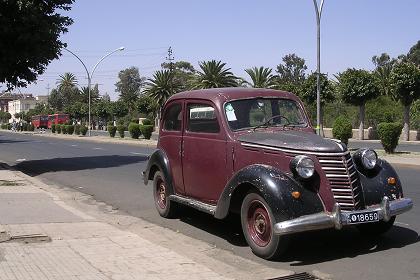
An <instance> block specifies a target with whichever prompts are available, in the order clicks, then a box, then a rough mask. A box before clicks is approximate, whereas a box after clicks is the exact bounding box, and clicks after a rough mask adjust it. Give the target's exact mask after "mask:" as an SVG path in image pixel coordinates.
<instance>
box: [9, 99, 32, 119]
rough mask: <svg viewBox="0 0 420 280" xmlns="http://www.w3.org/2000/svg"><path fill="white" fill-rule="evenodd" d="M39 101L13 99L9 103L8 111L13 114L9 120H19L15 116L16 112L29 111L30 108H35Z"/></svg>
mask: <svg viewBox="0 0 420 280" xmlns="http://www.w3.org/2000/svg"><path fill="white" fill-rule="evenodd" d="M36 103H37V101H36V100H35V99H18V100H12V101H9V103H8V111H9V113H10V114H11V115H12V118H11V119H10V120H9V122H13V121H19V119H16V118H15V114H17V113H20V112H28V111H29V110H30V109H34V108H35V105H36Z"/></svg>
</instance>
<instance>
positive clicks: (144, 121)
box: [142, 119, 153, 125]
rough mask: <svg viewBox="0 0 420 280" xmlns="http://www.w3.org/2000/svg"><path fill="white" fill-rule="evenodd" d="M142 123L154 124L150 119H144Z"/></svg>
mask: <svg viewBox="0 0 420 280" xmlns="http://www.w3.org/2000/svg"><path fill="white" fill-rule="evenodd" d="M142 124H143V125H153V122H152V121H151V120H149V119H144V120H143V123H142Z"/></svg>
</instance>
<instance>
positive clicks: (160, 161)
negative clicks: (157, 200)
mask: <svg viewBox="0 0 420 280" xmlns="http://www.w3.org/2000/svg"><path fill="white" fill-rule="evenodd" d="M159 170H160V171H161V172H162V174H163V176H164V177H165V181H166V185H167V192H168V195H171V194H173V193H174V191H173V190H174V188H173V180H172V173H171V168H170V165H169V159H168V156H167V155H166V153H165V152H164V151H163V150H156V151H155V152H154V153H153V154H152V155H151V156H150V157H149V161H148V163H147V167H146V170H145V171H144V173H143V181H144V184H145V185H147V183H148V181H149V180H153V176H154V175H155V172H156V171H159Z"/></svg>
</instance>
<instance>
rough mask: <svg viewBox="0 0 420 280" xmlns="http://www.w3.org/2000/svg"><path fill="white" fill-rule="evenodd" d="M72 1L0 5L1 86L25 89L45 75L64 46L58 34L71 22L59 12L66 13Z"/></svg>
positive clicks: (21, 0) (8, 0)
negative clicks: (2, 84)
mask: <svg viewBox="0 0 420 280" xmlns="http://www.w3.org/2000/svg"><path fill="white" fill-rule="evenodd" d="M72 3H73V0H49V1H38V0H3V1H0V26H1V28H0V65H1V67H0V83H7V84H8V87H9V88H12V87H16V86H17V87H25V86H27V84H28V83H31V82H34V81H35V80H36V79H37V76H38V75H41V74H42V73H44V71H45V69H46V67H47V65H48V64H49V63H50V62H51V61H52V60H53V59H57V58H58V57H59V55H60V49H61V48H63V47H65V46H66V44H65V43H63V42H61V40H60V36H61V34H64V33H66V32H67V31H68V30H67V27H68V26H69V25H71V24H72V23H73V20H72V19H71V18H69V17H67V16H61V15H60V14H59V13H58V12H59V11H58V10H63V11H69V10H70V9H71V4H72Z"/></svg>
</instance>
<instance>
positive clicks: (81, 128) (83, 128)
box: [80, 125, 88, 136]
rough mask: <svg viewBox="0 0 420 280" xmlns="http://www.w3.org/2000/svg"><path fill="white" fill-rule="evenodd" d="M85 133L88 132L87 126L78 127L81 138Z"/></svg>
mask: <svg viewBox="0 0 420 280" xmlns="http://www.w3.org/2000/svg"><path fill="white" fill-rule="evenodd" d="M87 131H88V128H87V126H85V125H82V126H81V127H80V133H81V134H82V135H83V136H86V133H87Z"/></svg>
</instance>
